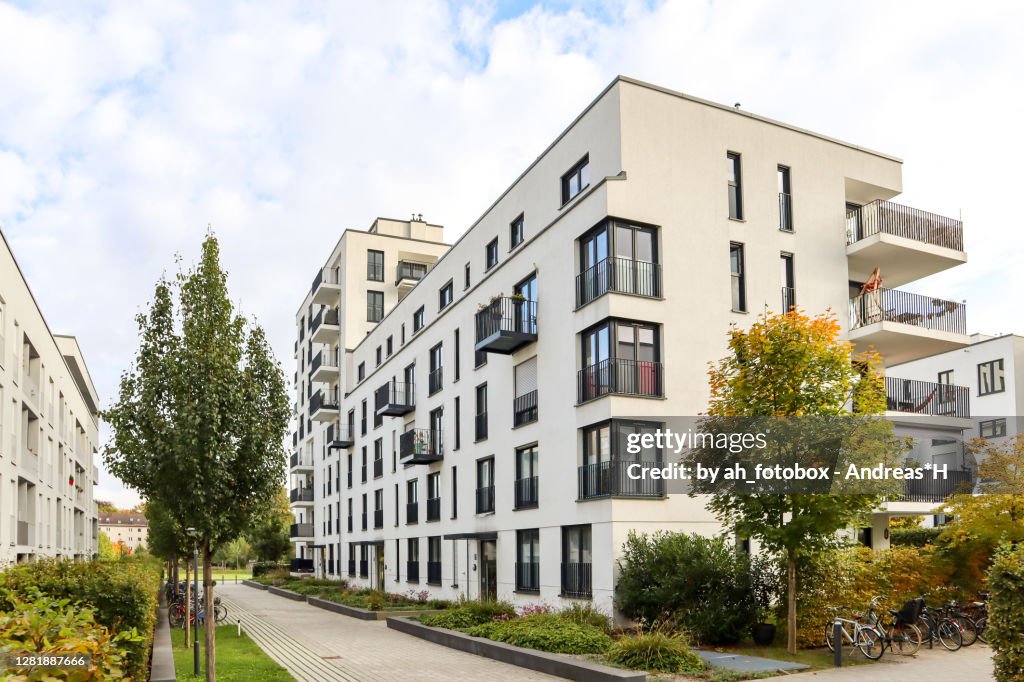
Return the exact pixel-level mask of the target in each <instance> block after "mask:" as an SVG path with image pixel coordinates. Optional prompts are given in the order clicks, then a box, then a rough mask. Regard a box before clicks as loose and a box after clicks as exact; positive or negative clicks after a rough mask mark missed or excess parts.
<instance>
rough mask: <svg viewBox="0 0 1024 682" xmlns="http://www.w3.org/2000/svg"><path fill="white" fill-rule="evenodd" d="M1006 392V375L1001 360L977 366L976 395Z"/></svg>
mask: <svg viewBox="0 0 1024 682" xmlns="http://www.w3.org/2000/svg"><path fill="white" fill-rule="evenodd" d="M1005 390H1006V375H1005V372H1004V370H1003V359H1002V358H999V359H998V360H992V361H991V362H983V363H981V364H980V365H978V395H979V396H983V395H990V394H992V393H1002V392H1003V391H1005Z"/></svg>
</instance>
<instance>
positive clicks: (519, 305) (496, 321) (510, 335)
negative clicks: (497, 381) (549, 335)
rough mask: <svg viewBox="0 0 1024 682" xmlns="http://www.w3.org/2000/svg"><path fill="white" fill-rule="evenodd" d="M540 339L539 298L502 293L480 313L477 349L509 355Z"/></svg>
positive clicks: (477, 319) (477, 329)
mask: <svg viewBox="0 0 1024 682" xmlns="http://www.w3.org/2000/svg"><path fill="white" fill-rule="evenodd" d="M536 340H537V302H536V301H527V300H526V299H522V298H511V297H498V298H494V299H492V300H491V302H490V303H489V304H487V305H486V306H484V307H483V309H481V310H480V312H478V313H477V314H476V350H479V351H486V352H488V353H499V354H502V355H508V354H510V353H513V352H515V351H516V350H517V349H519V348H521V347H522V346H525V345H526V344H528V343H533V342H534V341H536Z"/></svg>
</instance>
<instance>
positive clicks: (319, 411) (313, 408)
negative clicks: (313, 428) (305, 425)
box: [309, 389, 338, 422]
mask: <svg viewBox="0 0 1024 682" xmlns="http://www.w3.org/2000/svg"><path fill="white" fill-rule="evenodd" d="M309 416H310V418H311V419H312V420H313V421H316V422H330V421H334V420H335V419H337V418H338V390H337V389H334V390H332V391H329V392H327V393H326V394H325V393H324V391H322V390H318V391H317V392H316V393H314V394H313V395H312V396H310V398H309Z"/></svg>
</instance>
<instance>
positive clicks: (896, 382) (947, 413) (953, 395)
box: [885, 377, 971, 419]
mask: <svg viewBox="0 0 1024 682" xmlns="http://www.w3.org/2000/svg"><path fill="white" fill-rule="evenodd" d="M885 402H886V409H887V410H888V411H890V412H902V413H904V414H915V415H929V416H933V417H958V418H960V419H969V418H970V416H971V391H970V389H969V388H967V387H966V386H951V385H949V384H936V383H933V382H931V381H917V380H915V379H900V378H898V377H885Z"/></svg>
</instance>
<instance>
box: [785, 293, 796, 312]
mask: <svg viewBox="0 0 1024 682" xmlns="http://www.w3.org/2000/svg"><path fill="white" fill-rule="evenodd" d="M795 307H796V289H794V288H793V287H782V312H784V313H788V312H789V311H790V310H792V309H793V308H795Z"/></svg>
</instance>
